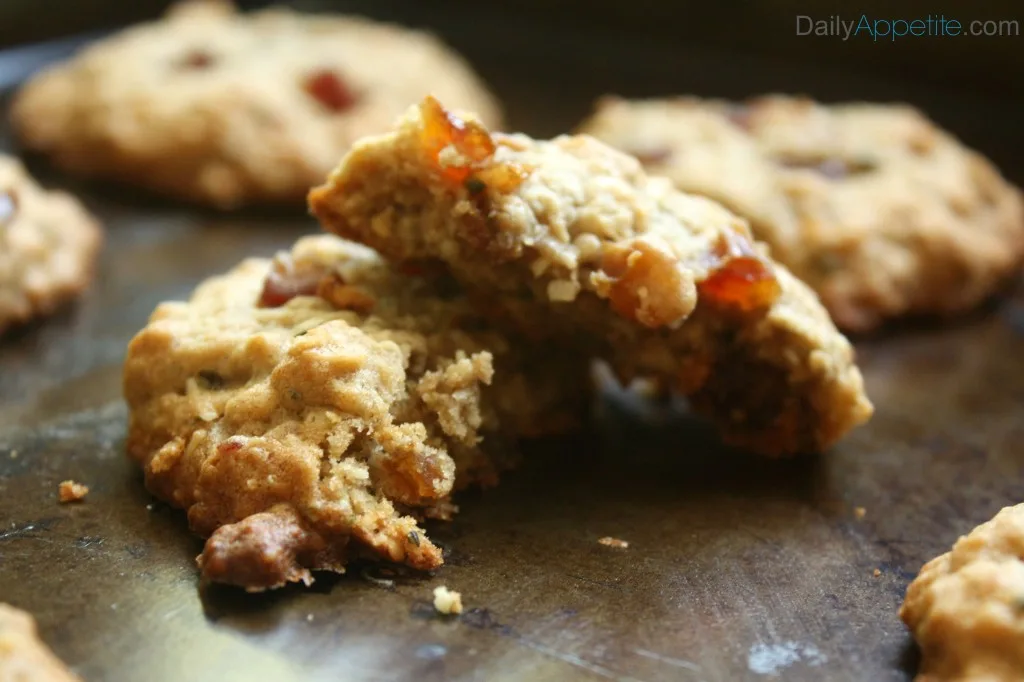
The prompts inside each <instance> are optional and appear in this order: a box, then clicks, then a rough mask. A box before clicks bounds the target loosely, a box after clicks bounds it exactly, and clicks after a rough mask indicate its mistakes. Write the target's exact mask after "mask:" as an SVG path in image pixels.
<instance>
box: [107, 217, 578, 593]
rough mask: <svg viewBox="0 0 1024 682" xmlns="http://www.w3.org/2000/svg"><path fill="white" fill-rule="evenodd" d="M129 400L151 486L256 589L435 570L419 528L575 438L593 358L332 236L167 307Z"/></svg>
mask: <svg viewBox="0 0 1024 682" xmlns="http://www.w3.org/2000/svg"><path fill="white" fill-rule="evenodd" d="M124 390H125V397H126V400H127V402H128V405H129V408H130V411H131V412H130V413H131V417H130V425H129V433H128V452H129V455H130V456H131V457H132V458H134V459H136V460H138V461H139V462H140V463H141V464H142V465H143V466H144V469H145V473H146V484H147V487H148V488H149V489H150V491H152V492H153V493H154V494H155V495H157V496H158V497H160V498H162V499H165V500H167V501H169V502H171V503H172V504H174V505H176V506H179V507H182V508H184V509H186V510H187V512H188V519H189V523H190V525H191V526H192V528H193V529H194V530H195V531H197V532H198V533H200V534H202V535H209V536H210V538H209V540H208V541H207V543H206V547H205V549H204V551H203V554H202V555H201V557H200V566H201V568H202V571H203V575H204V578H205V579H206V580H211V581H220V582H227V583H232V584H236V585H241V586H243V587H246V588H248V589H250V590H260V589H266V588H272V587H277V586H280V585H282V584H284V583H286V582H290V581H300V580H301V581H305V582H309V581H310V580H311V575H310V571H311V570H336V571H341V570H343V566H344V564H345V562H346V560H347V559H348V558H350V557H351V556H352V555H360V554H362V555H368V556H376V557H382V558H385V559H389V560H392V561H396V562H404V563H406V564H409V565H410V566H414V567H416V568H422V569H430V568H435V567H437V566H438V565H440V564H441V563H442V557H441V552H440V550H439V549H438V547H437V546H435V545H434V544H433V543H432V542H431V541H430V539H429V538H428V537H427V535H426V533H425V532H424V530H423V528H422V527H421V526H420V525H419V519H421V518H423V517H439V518H446V517H448V516H450V514H451V513H453V511H454V507H453V505H452V504H451V502H450V495H451V493H452V490H453V488H457V487H459V486H461V485H465V484H468V483H471V482H482V483H489V482H492V481H493V480H494V479H495V474H496V472H497V471H498V470H499V469H501V468H502V467H503V465H504V463H503V459H504V458H506V457H507V449H508V447H509V446H510V445H511V441H512V440H513V439H515V438H518V437H520V436H533V435H541V434H544V433H550V432H555V431H559V430H562V429H564V428H567V427H569V426H571V425H572V424H573V423H574V420H575V419H576V418H577V417H578V415H579V413H580V411H581V410H582V409H584V408H585V406H586V395H587V392H588V387H587V384H586V366H585V363H584V362H582V360H580V359H574V358H571V357H568V356H567V355H564V354H559V353H557V352H545V353H542V354H531V353H530V352H529V349H526V348H524V345H523V344H522V342H521V341H520V340H516V339H514V338H511V337H509V336H507V335H504V334H501V333H498V332H495V331H491V330H489V328H488V327H487V326H486V325H483V324H482V320H481V319H480V317H479V315H478V314H477V313H476V312H474V311H473V309H472V308H470V306H469V305H468V304H467V303H466V302H465V301H464V300H463V298H462V297H461V296H460V295H459V294H458V292H457V291H456V290H453V289H452V288H451V287H446V286H441V285H439V284H436V283H435V284H430V283H426V282H424V281H422V280H420V279H417V278H415V277H405V276H401V275H398V274H395V273H393V272H391V271H390V270H389V269H388V268H387V267H386V266H385V265H384V264H383V263H382V262H381V261H380V259H379V257H378V256H377V255H376V254H374V253H373V252H371V251H370V250H368V249H366V248H364V247H361V246H359V245H356V244H351V243H346V242H343V241H342V240H339V239H337V238H335V237H332V236H322V237H311V238H307V239H303V240H301V241H299V242H298V243H297V244H296V246H295V247H294V249H293V250H292V252H291V253H290V254H281V255H279V256H278V257H277V258H276V259H275V261H274V262H273V263H271V262H270V261H266V260H255V259H254V260H248V261H245V262H244V263H242V264H241V265H239V266H238V267H237V268H236V269H234V270H233V271H231V272H230V273H228V274H227V275H224V276H221V277H216V278H213V279H211V280H209V281H207V282H205V283H203V284H202V285H201V286H200V287H199V288H198V289H197V290H196V292H195V293H194V295H193V296H192V298H191V300H190V301H189V302H187V303H165V304H162V305H161V306H159V307H158V308H157V310H156V311H155V312H154V313H153V316H152V318H151V320H150V323H149V325H148V326H147V327H146V328H145V329H144V330H143V331H141V332H140V333H139V334H138V335H137V336H136V337H135V339H134V340H133V341H132V342H131V344H130V346H129V349H128V357H127V360H126V364H125V376H124Z"/></svg>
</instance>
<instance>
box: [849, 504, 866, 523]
mask: <svg viewBox="0 0 1024 682" xmlns="http://www.w3.org/2000/svg"><path fill="white" fill-rule="evenodd" d="M867 513H868V510H867V509H865V508H864V507H854V508H853V518H855V519H857V520H858V521H860V520H862V519H863V518H864V517H865V516H866V515H867Z"/></svg>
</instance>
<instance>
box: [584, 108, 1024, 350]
mask: <svg viewBox="0 0 1024 682" xmlns="http://www.w3.org/2000/svg"><path fill="white" fill-rule="evenodd" d="M580 131H581V132H583V133H587V134H590V135H593V136H595V137H597V138H599V139H601V140H604V141H605V142H607V143H609V144H611V145H613V146H615V147H617V148H619V149H621V150H623V151H625V152H627V153H629V154H632V155H634V156H636V157H637V158H638V159H639V160H640V161H641V162H642V163H643V164H644V166H645V167H646V168H647V169H648V170H649V171H650V172H651V173H653V174H657V175H665V176H667V177H669V178H670V179H671V180H672V181H673V182H674V183H675V184H676V185H677V186H678V187H679V188H680V189H683V190H685V191H688V192H694V193H696V194H702V195H704V196H708V197H711V198H713V199H715V200H716V201H719V202H720V203H722V204H724V205H725V206H727V207H729V208H730V209H732V210H733V211H735V212H737V213H739V214H740V215H742V216H743V217H745V218H747V220H749V221H750V223H751V226H752V227H753V230H754V234H755V236H756V237H757V238H758V239H761V240H763V241H765V242H766V243H767V244H769V245H770V246H771V249H772V255H773V256H774V257H775V258H777V259H778V260H779V261H781V262H782V263H784V264H785V265H786V266H787V267H789V269H790V270H792V271H793V273H794V274H796V275H797V276H798V277H800V278H801V279H803V280H804V281H805V282H807V283H808V284H809V285H810V286H811V287H812V288H813V289H814V290H815V291H816V292H817V294H818V295H819V297H820V298H821V300H822V302H823V303H824V304H825V306H826V307H827V308H828V310H829V312H830V313H831V315H832V317H833V319H834V320H835V322H836V324H837V325H839V326H840V327H841V328H843V329H845V330H847V331H853V332H866V331H870V330H872V329H875V328H878V327H879V326H881V325H883V324H884V323H885V322H887V321H889V320H893V319H896V318H901V317H906V316H949V315H954V314H957V313H961V312H963V311H966V310H968V309H970V308H972V307H974V306H976V305H978V304H979V303H981V302H983V301H984V300H985V299H987V298H988V297H990V296H991V295H992V294H993V293H995V292H997V291H998V290H999V289H1000V288H1001V287H1002V286H1003V285H1004V284H1005V283H1006V282H1007V280H1008V279H1010V278H1011V277H1012V276H1013V275H1014V274H1016V273H1017V272H1018V271H1019V269H1020V265H1021V261H1022V258H1024V204H1022V201H1021V194H1020V191H1019V190H1018V189H1017V188H1015V187H1013V186H1012V185H1010V184H1009V183H1008V182H1007V181H1006V180H1005V179H1003V178H1002V177H1001V176H1000V174H999V172H998V170H997V169H996V168H995V167H994V166H993V165H992V163H990V162H989V161H988V160H987V159H985V158H984V157H982V156H981V155H980V154H978V153H976V152H974V151H972V150H970V149H967V148H966V147H965V146H964V145H963V144H961V143H960V142H959V141H958V140H957V139H956V138H954V137H953V136H952V135H950V134H949V133H947V132H945V131H943V130H942V129H940V128H939V127H938V126H937V125H935V124H934V123H933V122H932V121H930V120H929V119H928V118H926V117H925V115H924V114H922V113H921V112H920V111H917V110H916V109H913V108H912V107H910V106H907V105H902V104H868V103H850V104H835V105H824V104H819V103H816V102H814V101H812V100H810V99H807V98H803V97H788V96H782V95H770V96H765V97H760V98H756V99H753V100H751V101H749V102H746V103H741V104H733V103H728V102H722V101H716V100H702V99H697V98H692V97H678V98H672V99H661V100H640V101H627V100H624V99H620V98H615V97H606V98H604V99H602V100H600V101H599V102H598V104H597V108H596V112H595V113H594V114H593V115H592V116H591V117H590V118H589V119H588V120H587V121H585V122H584V123H583V124H582V125H581V126H580Z"/></svg>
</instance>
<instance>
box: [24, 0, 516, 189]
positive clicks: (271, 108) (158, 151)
mask: <svg viewBox="0 0 1024 682" xmlns="http://www.w3.org/2000/svg"><path fill="white" fill-rule="evenodd" d="M427 93H434V94H436V95H438V96H441V97H444V98H445V100H446V101H450V102H453V103H454V104H455V105H456V106H460V107H466V108H469V109H471V110H473V111H477V112H479V113H480V114H481V116H483V117H484V118H485V119H487V120H488V121H489V122H491V123H493V124H497V123H499V114H498V107H497V105H496V103H495V101H494V99H493V98H492V97H491V95H490V94H489V93H488V92H487V90H486V89H485V87H484V86H483V84H482V83H481V82H480V80H479V79H478V78H477V77H476V76H475V75H474V74H473V72H472V70H471V69H470V68H469V66H467V64H466V63H465V62H464V61H463V60H462V59H461V58H460V57H459V56H458V55H456V54H455V53H453V52H452V51H451V50H449V49H448V48H446V47H445V46H444V45H443V44H442V43H441V42H440V41H439V40H437V39H436V38H434V37H433V36H431V35H428V34H426V33H421V32H417V31H413V30H408V29H404V28H398V27H395V26H390V25H385V24H380V23H376V22H372V21H370V20H366V19H360V18H354V17H341V16H326V15H319V16H313V15H304V14H300V13H296V12H292V11H290V10H286V9H283V8H280V9H279V8H272V9H268V10H263V11H260V12H256V13H253V14H240V13H237V12H236V11H235V10H234V8H233V7H232V6H231V5H230V4H228V3H223V2H204V1H202V0H192V1H186V2H183V3H180V4H178V5H175V6H174V7H172V8H171V9H170V10H169V11H168V13H167V15H166V16H165V17H164V18H163V19H162V20H160V21H156V22H152V23H147V24H144V25H140V26H137V27H134V28H130V29H128V30H125V31H123V32H122V33H119V34H116V35H114V36H113V37H111V38H109V39H106V40H103V41H101V42H99V43H97V44H95V45H93V46H91V47H88V48H86V49H85V50H83V51H82V52H81V53H80V54H79V55H77V56H76V57H74V58H72V59H71V60H70V61H68V62H66V63H62V64H58V65H56V66H54V67H52V68H50V69H48V70H46V71H44V72H43V73H40V74H39V75H38V76H36V77H35V78H34V79H33V80H32V81H30V82H29V83H28V84H27V85H26V86H25V87H24V89H23V90H22V91H21V92H20V94H19V95H18V97H17V99H16V101H15V102H14V104H13V107H12V112H11V116H12V122H13V125H14V127H15V129H16V132H17V135H18V136H19V138H20V140H21V141H22V143H23V144H24V145H25V146H26V147H28V148H30V149H34V150H37V151H40V152H43V153H44V154H46V155H48V156H50V157H52V159H53V161H54V162H55V163H56V164H57V165H59V166H61V167H63V168H65V169H67V170H68V171H71V172H74V173H79V174H82V175H89V176H99V177H105V178H112V179H117V180H122V181H124V182H128V183H131V184H135V185H140V186H144V187H147V188H149V189H151V190H154V191H157V192H159V193H162V194H165V195H169V196H172V197H176V198H180V199H186V200H189V201H195V202H199V203H203V204H209V205H213V206H217V207H219V208H234V207H238V206H242V205H245V204H259V203H271V202H284V203H292V204H294V205H295V206H300V205H301V200H302V197H303V196H304V195H305V192H306V191H307V190H308V189H309V187H310V186H311V185H313V184H315V183H317V182H319V181H320V180H322V179H323V175H324V174H325V173H326V172H327V171H328V170H329V169H330V168H331V167H332V165H333V164H334V163H335V162H336V161H337V160H338V158H339V157H340V156H341V154H342V153H344V151H345V150H346V149H347V148H348V146H349V145H350V144H351V143H352V141H353V140H355V139H357V138H358V137H360V136H362V135H365V134H367V133H371V132H377V131H380V130H383V129H386V128H387V127H388V126H389V125H390V124H391V123H392V122H393V119H394V118H395V117H396V116H398V115H399V114H400V113H401V112H402V111H403V110H404V109H405V107H406V106H408V104H409V103H410V102H413V101H416V100H417V99H418V98H420V97H421V96H423V95H424V94H427Z"/></svg>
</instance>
